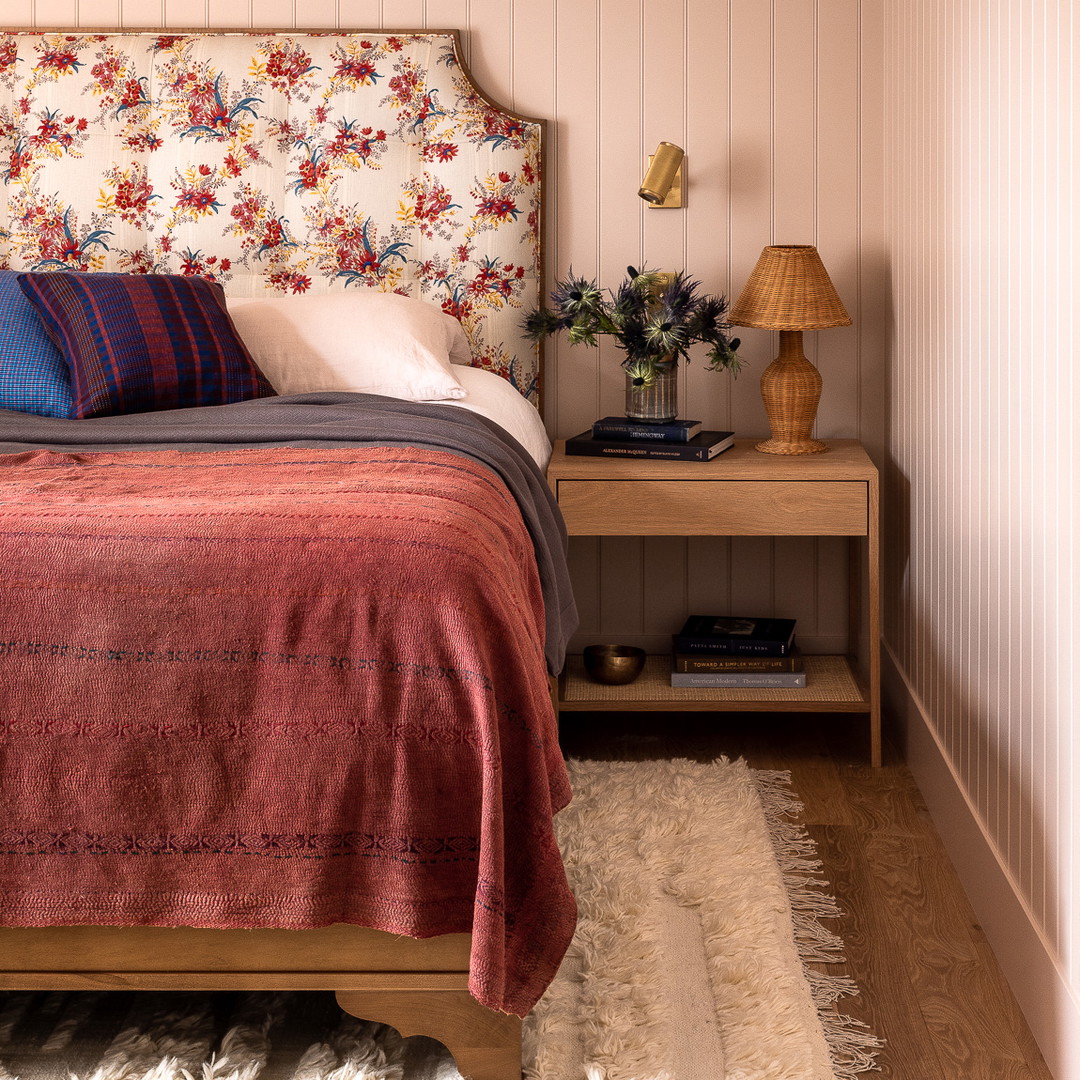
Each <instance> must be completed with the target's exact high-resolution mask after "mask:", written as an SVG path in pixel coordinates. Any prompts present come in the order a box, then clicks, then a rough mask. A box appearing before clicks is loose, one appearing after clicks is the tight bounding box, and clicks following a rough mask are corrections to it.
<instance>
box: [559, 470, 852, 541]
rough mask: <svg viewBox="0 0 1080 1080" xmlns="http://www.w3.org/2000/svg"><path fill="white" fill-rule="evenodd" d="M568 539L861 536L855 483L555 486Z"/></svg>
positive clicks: (621, 482) (571, 483)
mask: <svg viewBox="0 0 1080 1080" xmlns="http://www.w3.org/2000/svg"><path fill="white" fill-rule="evenodd" d="M558 499H559V508H560V509H561V510H562V513H563V517H564V518H565V519H566V527H567V529H568V530H569V532H570V533H571V535H576V536H780V535H786V536H798V535H803V536H864V535H866V531H867V485H866V484H865V483H864V482H863V481H827V480H824V481H802V480H790V481H785V480H777V481H771V482H768V483H761V482H760V481H759V482H747V481H739V480H695V481H687V480H560V481H559V482H558Z"/></svg>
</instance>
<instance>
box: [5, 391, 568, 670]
mask: <svg viewBox="0 0 1080 1080" xmlns="http://www.w3.org/2000/svg"><path fill="white" fill-rule="evenodd" d="M272 446H303V447H327V448H329V447H348V446H355V447H365V446H422V447H428V448H434V449H442V450H447V451H449V452H451V453H455V454H461V455H463V456H465V457H469V458H472V459H474V460H476V461H479V462H480V463H481V464H483V465H485V466H487V467H488V468H490V469H491V470H493V471H494V472H495V473H496V474H497V475H498V476H499V477H501V478H502V480H503V482H504V483H505V484H506V486H507V487H508V488H509V489H510V491H511V493H512V494H513V496H514V498H515V499H516V500H517V504H518V506H519V507H520V509H521V514H522V517H523V518H524V520H525V524H526V527H527V528H528V530H529V535H530V536H531V537H532V541H533V546H534V548H535V550H536V561H537V566H538V567H539V571H540V584H541V587H542V589H543V593H544V606H545V609H546V618H547V641H546V649H545V651H546V656H547V662H548V667H549V669H550V671H551V672H553V673H555V672H558V671H559V670H560V669H561V668H562V665H563V661H564V659H565V656H566V646H567V643H568V641H569V639H570V635H571V634H572V633H573V632H574V630H575V629H576V628H577V609H576V608H575V606H574V596H573V592H572V591H571V588H570V578H569V573H568V570H567V566H566V529H565V527H564V526H563V522H562V517H561V516H560V514H559V510H558V507H557V505H556V503H555V500H554V498H553V496H552V494H551V491H550V489H549V488H548V486H547V482H546V481H545V480H544V477H543V475H542V474H541V472H540V470H539V469H538V468H537V466H536V463H535V462H534V461H533V459H532V458H531V457H530V456H529V454H528V453H527V452H526V451H525V450H524V449H523V448H522V446H521V444H520V443H518V441H517V440H516V439H514V438H513V437H512V436H510V435H508V434H507V433H506V432H505V431H504V430H503V429H502V428H501V427H499V425H498V424H496V423H494V422H493V421H491V420H488V419H487V418H486V417H483V416H478V415H477V414H476V413H472V412H469V411H468V410H467V409H451V408H447V407H445V406H440V405H424V404H419V403H417V402H411V401H400V400H398V399H396V398H387V397H379V396H377V395H374V394H346V393H323V394H297V395H294V396H292V397H270V398H258V399H256V400H254V401H242V402H239V403H237V404H235V405H216V406H210V407H206V408H200V409H174V410H170V411H166V412H150V413H132V414H129V415H127V416H104V417H96V418H94V419H91V420H55V419H51V418H48V417H42V416H34V415H32V414H30V413H19V412H11V411H9V410H6V409H0V453H4V454H12V453H23V452H25V451H27V450H37V449H42V448H46V449H49V450H58V451H70V452H74V453H79V452H84V451H122V450H182V451H207V450H210V451H212V450H226V449H237V448H239V447H272Z"/></svg>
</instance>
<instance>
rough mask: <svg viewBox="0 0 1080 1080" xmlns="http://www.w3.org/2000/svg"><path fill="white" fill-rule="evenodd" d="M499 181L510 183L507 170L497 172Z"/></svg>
mask: <svg viewBox="0 0 1080 1080" xmlns="http://www.w3.org/2000/svg"><path fill="white" fill-rule="evenodd" d="M499 182H500V183H502V184H509V183H510V174H509V173H508V172H501V173H499Z"/></svg>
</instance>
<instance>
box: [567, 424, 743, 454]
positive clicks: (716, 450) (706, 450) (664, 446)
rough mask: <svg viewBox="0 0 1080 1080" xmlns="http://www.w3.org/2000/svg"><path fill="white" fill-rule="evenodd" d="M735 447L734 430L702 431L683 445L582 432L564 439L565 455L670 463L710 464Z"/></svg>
mask: <svg viewBox="0 0 1080 1080" xmlns="http://www.w3.org/2000/svg"><path fill="white" fill-rule="evenodd" d="M734 444H735V433H734V432H733V431H701V432H698V434H697V435H695V436H694V437H693V438H692V439H688V440H687V441H686V442H684V443H677V442H666V441H663V440H657V441H655V442H654V441H651V440H649V439H597V438H594V437H593V433H592V432H591V431H583V432H582V433H581V434H580V435H574V436H573V437H572V438H569V439H567V440H566V452H567V454H586V455H589V456H592V457H636V458H669V459H671V460H673V461H711V460H712V459H713V458H714V457H716V455H717V454H722V453H723V452H724V451H725V450H728V449H730V448H731V447H732V446H734Z"/></svg>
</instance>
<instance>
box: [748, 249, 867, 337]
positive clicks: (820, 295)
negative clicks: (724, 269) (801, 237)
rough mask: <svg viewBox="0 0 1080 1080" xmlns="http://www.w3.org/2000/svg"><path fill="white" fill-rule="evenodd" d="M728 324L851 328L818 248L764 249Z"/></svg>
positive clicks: (803, 328)
mask: <svg viewBox="0 0 1080 1080" xmlns="http://www.w3.org/2000/svg"><path fill="white" fill-rule="evenodd" d="M728 320H729V322H733V323H734V324H735V325H736V326H756V327H758V328H760V329H762V330H824V329H826V328H828V327H830V326H850V325H851V316H850V315H848V313H847V311H846V310H845V309H844V305H843V303H842V302H841V300H840V297H839V296H837V295H836V289H834V288H833V283H832V281H831V280H830V279H829V274H828V271H827V270H826V269H825V266H824V264H823V263H822V261H821V256H820V255H818V252H817V248H816V247H812V246H811V245H809V244H789V245H786V246H783V247H779V246H778V247H767V248H765V250H764V251H762V253H761V258H759V259H758V261H757V266H755V267H754V269H753V272H752V273H751V274H750V277H749V279H748V280H747V282H746V285H745V286H744V287H743V291H742V294H741V295H740V296H739V299H738V300H737V301H736V302H735V306H734V307H733V308H732V309H731V314H730V315H729V316H728Z"/></svg>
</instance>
